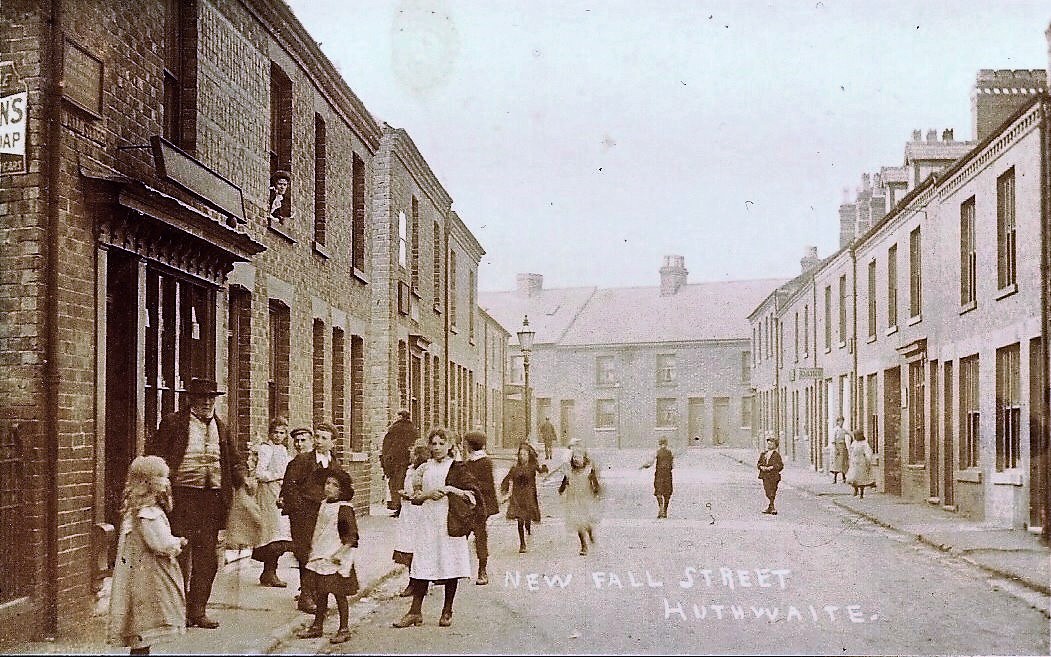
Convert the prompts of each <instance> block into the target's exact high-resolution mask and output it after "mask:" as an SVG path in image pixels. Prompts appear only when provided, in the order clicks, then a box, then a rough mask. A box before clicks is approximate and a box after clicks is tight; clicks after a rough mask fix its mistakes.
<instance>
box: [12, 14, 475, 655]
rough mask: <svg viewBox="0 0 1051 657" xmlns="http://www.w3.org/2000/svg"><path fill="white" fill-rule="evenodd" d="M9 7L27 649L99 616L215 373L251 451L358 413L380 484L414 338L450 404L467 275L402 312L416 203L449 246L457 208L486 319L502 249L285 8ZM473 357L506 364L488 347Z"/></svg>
mask: <svg viewBox="0 0 1051 657" xmlns="http://www.w3.org/2000/svg"><path fill="white" fill-rule="evenodd" d="M0 25H2V26H3V31H2V41H0V95H2V96H3V101H2V102H8V101H9V100H10V98H9V97H11V96H13V97H14V98H15V99H16V101H17V102H18V103H24V105H22V104H20V105H19V106H18V109H19V111H24V113H25V114H26V115H27V116H28V121H26V122H25V129H24V131H23V132H20V133H19V134H20V136H22V137H24V138H25V142H24V143H26V146H27V148H26V153H25V156H24V158H18V157H15V158H11V157H8V156H7V155H6V154H5V155H4V157H3V160H2V162H0V217H2V219H3V223H2V228H0V236H2V239H0V304H2V306H3V311H4V314H3V322H2V324H0V362H2V363H3V372H4V376H3V377H0V542H2V543H3V544H4V545H6V546H9V547H11V546H19V548H21V549H17V550H11V549H9V550H6V551H4V552H3V554H2V555H0V642H2V641H3V640H4V639H14V638H18V639H25V638H31V637H36V636H40V635H42V634H52V633H58V634H69V633H71V632H75V631H76V628H77V627H78V624H79V622H80V621H81V620H82V619H83V617H84V616H85V615H87V614H88V613H90V610H91V608H92V604H93V602H94V598H95V596H94V593H95V587H96V586H97V585H98V583H99V576H100V574H101V573H102V572H103V571H104V570H105V569H106V567H107V565H108V561H109V559H111V558H112V554H113V552H112V551H113V547H114V543H113V541H112V535H109V536H107V534H106V532H105V528H106V526H107V525H109V526H111V527H112V526H114V525H117V524H118V517H117V516H118V513H119V504H120V493H121V489H122V486H123V480H124V477H125V473H126V469H127V465H128V464H129V463H130V461H131V459H132V458H134V456H136V455H137V454H140V453H142V449H143V445H144V443H145V441H146V439H147V438H148V437H149V436H150V435H151V433H152V432H153V431H155V430H156V428H157V425H158V422H159V421H160V418H161V416H163V415H164V414H165V413H167V412H170V411H172V410H175V409H176V408H178V407H179V406H180V405H181V404H182V403H183V401H184V400H183V390H184V386H185V383H186V382H187V381H189V379H190V378H191V377H193V376H208V377H213V378H215V379H217V380H218V381H219V383H220V386H221V387H222V388H223V389H225V390H227V391H228V394H227V395H225V396H224V397H222V398H220V403H219V407H218V409H217V410H218V412H219V414H220V416H221V417H223V418H224V419H225V420H226V421H227V423H228V424H229V426H230V428H231V431H232V433H233V434H234V435H236V436H237V437H238V438H239V439H240V441H241V443H242V444H243V445H247V444H248V443H249V442H251V441H252V440H254V439H256V438H257V437H259V436H262V435H263V434H265V431H266V427H267V423H268V421H269V420H270V419H271V418H272V417H275V416H277V415H284V416H286V417H288V418H289V419H290V421H291V423H292V424H293V425H299V424H306V425H309V424H313V423H315V422H317V421H321V420H329V421H331V422H333V423H334V424H335V425H336V426H337V427H338V429H339V434H340V435H339V436H337V451H338V452H340V453H341V458H342V461H343V463H344V464H345V465H347V466H348V469H349V470H350V472H351V474H352V476H353V477H354V479H355V482H356V483H357V484H358V490H359V491H369V490H370V488H372V486H371V482H370V477H371V473H372V471H373V469H374V462H375V460H376V456H377V452H378V442H379V440H380V438H381V437H382V435H383V431H384V429H385V427H386V425H387V422H388V414H389V413H390V412H391V411H393V410H395V409H396V408H397V407H398V406H401V405H408V403H410V402H411V401H412V398H409V397H407V396H406V392H404V391H407V390H408V388H404V389H402V388H400V387H399V386H400V385H401V384H400V382H401V381H402V378H405V381H406V385H408V384H407V382H408V381H409V379H408V377H407V375H406V376H405V377H402V372H403V369H402V363H403V362H405V361H399V351H398V349H397V347H396V346H395V345H396V344H397V343H399V342H401V343H403V344H406V345H407V346H408V345H409V344H413V343H412V339H413V336H425V337H426V338H427V339H428V340H433V341H434V342H435V343H437V344H439V345H441V347H440V349H441V350H440V351H438V352H437V354H438V356H437V357H436V358H435V359H432V361H431V370H430V375H429V379H430V380H433V381H436V382H439V383H438V385H437V387H436V389H435V392H434V393H433V394H432V395H431V396H432V397H433V399H432V400H431V404H430V405H429V406H428V407H427V411H428V412H430V413H432V414H436V415H437V417H441V419H442V420H443V421H444V420H445V418H446V417H447V416H446V413H447V409H448V406H449V404H448V390H447V388H446V387H445V385H444V384H442V383H440V382H443V381H445V377H446V373H447V372H448V371H449V369H448V367H447V359H446V358H445V357H444V354H446V353H449V351H448V348H447V347H446V346H445V345H443V344H442V342H443V340H444V339H445V338H444V336H445V335H447V333H448V331H447V329H446V324H445V320H444V319H443V316H445V315H447V311H446V310H445V309H444V308H441V309H439V311H438V312H436V311H435V310H434V308H433V306H437V305H438V302H439V301H442V302H444V300H445V299H446V298H447V297H448V295H447V293H446V292H445V287H444V286H445V285H446V284H447V283H446V279H445V275H446V272H445V269H443V268H442V267H441V266H440V263H439V265H438V266H436V267H435V268H434V269H433V270H432V269H427V271H426V272H425V273H423V274H421V275H422V276H424V277H425V280H426V281H427V284H423V285H421V292H420V295H421V296H419V297H413V298H415V299H417V300H419V298H421V297H422V298H424V299H426V300H427V301H428V305H427V307H426V308H425V309H424V310H425V314H428V315H433V316H434V317H433V318H432V317H428V318H427V319H426V325H425V326H424V327H423V328H422V329H421V328H419V327H418V326H416V325H415V324H414V323H413V321H411V320H412V316H411V314H410V315H409V316H408V319H406V317H405V316H404V314H403V313H401V312H400V308H401V307H400V306H399V297H398V291H399V290H400V289H401V284H402V283H403V282H405V283H409V284H410V285H411V284H412V283H413V282H415V279H414V278H412V276H414V275H415V274H416V273H417V272H416V270H414V269H413V268H412V267H406V266H405V265H406V264H407V262H403V261H401V260H399V259H398V255H399V252H398V250H397V249H398V248H399V246H398V242H397V241H396V240H395V238H396V237H399V236H400V233H398V232H397V230H398V225H397V221H398V220H399V218H400V216H401V214H400V213H401V212H402V211H404V212H405V214H406V216H411V215H410V213H411V212H412V211H413V210H414V209H416V208H415V206H416V204H417V202H418V203H419V205H420V208H419V211H418V217H419V221H420V222H421V223H423V221H424V220H427V222H428V227H429V226H430V225H431V224H432V222H433V223H434V224H437V225H439V230H440V232H441V235H442V239H441V240H439V241H440V244H439V243H438V242H434V243H435V244H437V248H440V249H441V250H442V252H443V253H444V251H445V249H446V244H447V243H448V241H449V238H448V233H449V223H450V221H453V222H454V223H455V224H456V226H457V227H456V229H455V230H456V231H457V238H456V239H457V240H459V243H463V244H467V245H468V247H467V251H466V253H467V255H466V256H465V257H464V265H463V272H464V273H463V276H464V277H465V282H464V283H463V284H462V285H461V287H459V288H458V289H460V290H462V297H463V299H462V304H463V305H462V306H461V308H462V310H461V312H462V313H463V316H464V317H465V318H466V317H468V316H473V315H474V312H475V311H474V309H473V308H471V307H470V305H471V304H472V303H473V299H474V296H473V294H472V293H469V292H468V291H467V290H468V289H469V287H470V286H469V285H468V282H469V281H470V280H476V277H477V264H478V259H479V258H480V254H481V247H480V245H478V244H477V242H476V241H475V242H473V244H471V240H473V237H471V236H470V232H469V231H468V230H467V228H466V227H465V226H464V225H463V224H462V222H460V221H459V219H458V218H454V219H452V220H450V218H449V217H450V216H452V215H450V212H449V207H450V205H451V200H450V199H449V196H448V194H446V193H445V192H444V190H442V189H441V186H440V185H438V184H437V182H436V180H435V179H434V176H433V174H430V169H429V167H428V166H427V164H426V162H424V161H423V158H422V156H420V155H419V153H418V152H416V150H415V147H414V146H412V144H411V141H410V140H408V138H407V136H406V135H404V132H403V131H396V130H393V129H391V128H389V126H386V125H381V124H379V123H377V122H376V120H375V119H374V118H373V117H372V115H371V114H370V113H369V112H368V111H367V109H366V108H365V106H364V104H363V103H362V102H361V101H360V100H359V99H358V98H357V97H356V96H355V95H354V93H353V92H352V91H351V89H350V88H349V87H348V86H347V85H346V83H345V82H344V81H343V80H342V79H341V77H340V76H339V74H338V72H337V71H336V70H335V68H334V67H333V65H332V64H331V63H330V62H329V61H328V59H327V58H326V57H325V56H324V55H323V54H322V53H321V51H320V50H319V49H318V46H317V44H316V42H315V41H314V40H313V39H312V38H311V37H310V35H309V34H308V33H307V32H306V31H305V30H304V28H303V27H302V25H301V24H300V23H299V22H298V21H297V20H296V19H295V17H294V16H293V15H292V13H291V11H290V10H289V8H288V7H287V5H285V4H284V3H282V2H277V1H274V0H152V1H148V2H143V3H132V4H129V3H120V2H116V1H115V0H93V1H87V2H68V1H64V0H56V1H55V2H51V3H37V2H25V1H21V0H13V1H12V2H5V3H3V5H2V6H0ZM12 90H13V93H12ZM19 94H24V96H20V95H19ZM18 99H23V100H18ZM8 116H12V114H11V113H9V114H8ZM20 118H21V117H20ZM4 134H5V135H7V134H11V133H10V132H9V131H8V126H5V133H4ZM399 149H400V150H399ZM392 153H396V154H397V155H398V157H402V158H404V160H407V162H403V164H404V166H402V168H401V169H398V171H397V172H395V173H394V174H392V173H391V172H390V169H391V165H390V162H391V161H392V159H396V158H395V157H394V156H392V155H391V154H392ZM409 180H411V181H413V182H412V183H411V184H409V183H408V182H406V181H409ZM392 181H393V182H392ZM391 190H394V193H393V195H392V192H391ZM385 194H386V196H385ZM413 199H415V201H416V202H414V201H413ZM392 231H393V232H392ZM412 234H413V235H415V234H416V233H415V232H414V233H412ZM420 235H421V236H422V232H421V233H420ZM431 244H432V242H431V241H430V239H429V238H428V239H427V243H426V245H423V244H419V245H417V244H416V243H415V242H412V248H413V251H412V254H413V260H412V262H413V263H419V262H421V261H423V260H426V261H427V262H428V265H427V266H428V267H430V264H429V263H430V257H431V256H430V255H429V251H428V249H430V248H431ZM417 248H418V249H419V251H417ZM461 248H463V247H461ZM421 254H422V255H421ZM472 258H473V260H472ZM471 263H473V265H472V264H471ZM468 271H470V272H471V273H470V274H469V273H468ZM432 276H433V277H436V278H432ZM432 280H434V281H437V282H435V283H434V284H433V285H432V284H431V281H432ZM439 289H440V290H441V295H440V298H437V297H436V298H434V299H433V303H431V301H432V299H431V297H430V295H431V293H432V290H439ZM410 296H411V289H410ZM411 308H412V307H411V306H410V313H411ZM420 344H422V342H417V343H415V346H417V347H418V346H419V345H420ZM427 349H428V351H429V353H431V354H432V355H433V354H434V353H435V352H433V351H430V348H429V347H428V348H427ZM408 353H411V350H407V351H406V355H407V354H408ZM459 363H460V364H461V365H462V366H463V367H465V368H466V369H468V370H470V371H472V372H475V371H481V370H482V368H483V367H484V365H483V363H484V359H483V349H482V347H480V346H479V347H477V348H475V349H474V350H473V351H471V352H470V353H464V354H463V355H461V356H459ZM404 371H405V372H408V371H409V370H408V369H407V368H406V369H405V370H404ZM367 394H368V395H369V397H368V398H366V395H367ZM415 398H416V399H417V400H420V399H421V396H420V395H418V394H416V395H415ZM417 403H419V401H418V402H417ZM439 408H440V409H441V412H440V413H438V411H437V410H434V409H439ZM420 412H421V413H422V412H423V410H422V409H421V410H420ZM376 488H378V487H376ZM369 502H370V496H369V495H368V494H365V495H360V494H359V496H358V498H357V499H356V503H357V504H358V505H359V506H361V507H366V506H367V505H368V503H369Z"/></svg>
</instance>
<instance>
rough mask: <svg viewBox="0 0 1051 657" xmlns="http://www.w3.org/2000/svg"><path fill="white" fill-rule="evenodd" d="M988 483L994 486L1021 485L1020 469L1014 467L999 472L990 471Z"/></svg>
mask: <svg viewBox="0 0 1051 657" xmlns="http://www.w3.org/2000/svg"><path fill="white" fill-rule="evenodd" d="M989 483H991V484H993V485H994V486H1021V485H1022V471H1021V470H1019V469H1017V468H1014V469H1011V470H1002V471H1000V472H996V471H993V472H990V473H989Z"/></svg>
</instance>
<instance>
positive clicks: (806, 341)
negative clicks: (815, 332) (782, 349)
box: [803, 305, 810, 355]
mask: <svg viewBox="0 0 1051 657" xmlns="http://www.w3.org/2000/svg"><path fill="white" fill-rule="evenodd" d="M809 352H810V306H806V305H804V306H803V354H804V355H805V354H807V353H809Z"/></svg>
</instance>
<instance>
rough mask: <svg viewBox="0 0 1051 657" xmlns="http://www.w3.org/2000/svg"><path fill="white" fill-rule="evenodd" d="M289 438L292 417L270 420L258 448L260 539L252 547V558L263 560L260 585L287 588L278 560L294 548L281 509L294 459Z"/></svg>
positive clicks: (256, 459) (257, 488) (256, 449)
mask: <svg viewBox="0 0 1051 657" xmlns="http://www.w3.org/2000/svg"><path fill="white" fill-rule="evenodd" d="M287 440H288V420H286V419H285V418H283V417H277V418H275V419H274V420H272V421H271V422H270V429H269V431H268V432H267V440H266V441H264V442H263V443H261V444H259V445H257V446H256V448H255V455H256V456H255V478H256V489H255V501H256V504H258V505H259V511H260V514H261V515H260V519H261V522H260V526H259V542H258V545H256V546H255V549H254V550H252V558H253V559H255V560H256V561H261V562H263V573H262V574H261V575H260V576H259V584H260V585H262V586H273V587H277V588H285V587H286V586H288V584H287V583H285V582H284V581H282V580H281V578H279V577H278V576H277V560H278V559H279V558H280V557H281V555H282V554H284V553H285V552H288V551H289V550H291V549H292V533H291V528H290V527H289V522H288V516H287V515H284V514H283V513H282V512H281V507H280V506H279V505H278V499H280V496H281V482H282V481H283V480H284V478H285V470H286V469H287V468H288V464H289V462H290V461H291V459H290V458H289V456H288V450H287V449H286V448H285V442H286V441H287Z"/></svg>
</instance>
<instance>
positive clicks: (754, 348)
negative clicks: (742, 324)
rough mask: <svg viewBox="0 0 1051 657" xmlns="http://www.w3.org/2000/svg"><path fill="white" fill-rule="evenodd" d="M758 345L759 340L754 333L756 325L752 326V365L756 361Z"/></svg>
mask: <svg viewBox="0 0 1051 657" xmlns="http://www.w3.org/2000/svg"><path fill="white" fill-rule="evenodd" d="M758 346H759V340H758V338H757V335H756V327H755V326H753V327H752V364H753V365H755V364H756V363H757V362H758V361H757V360H756V356H758V355H759V350H758Z"/></svg>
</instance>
